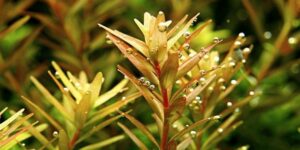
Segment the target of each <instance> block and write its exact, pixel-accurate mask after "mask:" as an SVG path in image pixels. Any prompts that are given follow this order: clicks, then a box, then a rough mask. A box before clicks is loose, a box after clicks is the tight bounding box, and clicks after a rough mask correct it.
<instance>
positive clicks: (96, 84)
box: [90, 72, 115, 105]
mask: <svg viewBox="0 0 300 150" xmlns="http://www.w3.org/2000/svg"><path fill="white" fill-rule="evenodd" d="M102 82H103V75H102V73H101V72H98V73H97V74H96V76H95V78H94V80H93V81H92V83H91V84H90V91H91V104H92V105H94V104H95V102H97V98H98V96H99V94H100V91H101V87H102ZM113 96H115V95H113Z"/></svg>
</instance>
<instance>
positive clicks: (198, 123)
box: [170, 118, 210, 141]
mask: <svg viewBox="0 0 300 150" xmlns="http://www.w3.org/2000/svg"><path fill="white" fill-rule="evenodd" d="M209 120H210V118H205V119H202V120H199V121H197V122H195V123H193V124H191V125H190V126H189V127H187V128H184V129H183V130H181V131H179V132H177V133H176V134H175V135H174V136H172V137H171V139H170V141H172V140H176V139H177V138H179V137H181V136H183V135H184V134H186V133H188V132H190V131H191V130H193V129H194V128H196V127H198V126H200V125H202V124H204V123H206V122H208V121H209Z"/></svg>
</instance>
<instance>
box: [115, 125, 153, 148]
mask: <svg viewBox="0 0 300 150" xmlns="http://www.w3.org/2000/svg"><path fill="white" fill-rule="evenodd" d="M118 125H119V127H121V128H122V129H123V131H124V132H125V133H126V134H127V135H128V136H129V137H130V138H131V139H132V141H133V142H134V143H135V144H136V145H137V146H138V147H139V148H140V149H141V150H148V148H147V147H146V145H145V144H144V143H143V142H142V141H140V139H139V138H138V137H136V136H135V135H134V134H133V133H132V132H131V131H130V130H129V129H128V128H127V127H126V126H125V125H123V124H122V123H120V122H118Z"/></svg>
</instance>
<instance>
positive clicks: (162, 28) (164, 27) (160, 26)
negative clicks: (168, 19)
mask: <svg viewBox="0 0 300 150" xmlns="http://www.w3.org/2000/svg"><path fill="white" fill-rule="evenodd" d="M167 28H168V25H167V24H166V23H165V22H161V23H159V24H158V30H159V31H160V32H165V31H166V30H167Z"/></svg>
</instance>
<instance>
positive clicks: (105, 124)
mask: <svg viewBox="0 0 300 150" xmlns="http://www.w3.org/2000/svg"><path fill="white" fill-rule="evenodd" d="M126 113H128V112H126ZM124 114H125V113H124ZM124 114H121V115H117V116H114V117H112V118H109V119H107V120H105V121H103V122H101V123H99V124H98V125H96V126H94V127H92V129H90V130H89V131H87V133H83V134H82V135H81V136H80V138H79V139H78V140H77V142H76V143H79V142H81V141H83V140H85V139H86V138H88V137H90V136H92V135H93V134H94V133H95V132H97V131H99V130H101V129H103V128H104V127H106V126H108V125H110V124H111V123H113V122H114V121H116V120H118V119H119V118H121V117H123V116H124Z"/></svg>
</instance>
